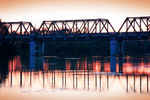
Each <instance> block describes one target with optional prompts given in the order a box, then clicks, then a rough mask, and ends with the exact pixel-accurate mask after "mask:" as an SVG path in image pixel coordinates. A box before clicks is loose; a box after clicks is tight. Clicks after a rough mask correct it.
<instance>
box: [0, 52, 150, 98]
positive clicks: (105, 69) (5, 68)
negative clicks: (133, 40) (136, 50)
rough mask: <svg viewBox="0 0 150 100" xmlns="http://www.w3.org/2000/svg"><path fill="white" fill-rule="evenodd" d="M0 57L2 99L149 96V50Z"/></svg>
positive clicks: (0, 93) (0, 91)
mask: <svg viewBox="0 0 150 100" xmlns="http://www.w3.org/2000/svg"><path fill="white" fill-rule="evenodd" d="M116 63H117V64H116V68H115V70H116V71H115V72H111V69H112V68H110V56H90V57H85V56H82V57H61V56H43V57H35V56H15V57H13V58H7V57H1V58H0V100H16V99H19V100H20V99H22V100H27V99H28V100H33V99H35V100H41V99H43V100H44V99H47V100H49V99H64V100H72V99H87V100H93V99H96V100H99V99H102V100H104V99H107V100H116V99H124V100H126V99H131V100H142V99H143V100H150V93H149V91H150V54H145V55H138V56H124V57H123V61H122V62H121V63H120V61H119V60H118V57H117V62H116Z"/></svg>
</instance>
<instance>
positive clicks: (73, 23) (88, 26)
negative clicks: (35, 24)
mask: <svg viewBox="0 0 150 100" xmlns="http://www.w3.org/2000/svg"><path fill="white" fill-rule="evenodd" d="M94 33H96V34H99V33H115V30H114V28H113V26H112V25H111V23H110V22H109V20H108V19H85V20H59V21H43V23H42V24H41V26H40V28H39V30H38V34H44V35H47V34H50V35H51V36H52V37H53V38H55V37H56V35H57V36H58V35H59V36H60V37H63V38H68V37H72V38H76V37H79V36H81V35H82V36H83V35H88V37H91V36H92V35H94ZM38 34H37V35H36V36H38ZM97 36H100V35H97Z"/></svg>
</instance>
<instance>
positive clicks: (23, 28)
mask: <svg viewBox="0 0 150 100" xmlns="http://www.w3.org/2000/svg"><path fill="white" fill-rule="evenodd" d="M35 33H36V30H35V28H34V27H33V25H32V23H31V22H22V21H21V22H3V23H1V25H0V36H1V38H0V39H1V40H3V41H7V40H15V41H16V40H29V39H30V36H31V34H35Z"/></svg>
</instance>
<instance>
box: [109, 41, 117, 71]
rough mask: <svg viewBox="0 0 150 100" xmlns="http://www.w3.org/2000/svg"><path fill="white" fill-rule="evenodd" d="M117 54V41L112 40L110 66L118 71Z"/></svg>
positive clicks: (112, 69)
mask: <svg viewBox="0 0 150 100" xmlns="http://www.w3.org/2000/svg"><path fill="white" fill-rule="evenodd" d="M116 55H117V41H116V40H111V41H110V68H111V72H116Z"/></svg>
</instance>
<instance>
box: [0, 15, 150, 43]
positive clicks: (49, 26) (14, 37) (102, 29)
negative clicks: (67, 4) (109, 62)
mask: <svg viewBox="0 0 150 100" xmlns="http://www.w3.org/2000/svg"><path fill="white" fill-rule="evenodd" d="M112 38H113V39H116V40H117V39H118V40H120V39H121V40H130V39H132V40H136V39H138V40H145V39H146V40H147V39H149V38H150V16H146V17H127V18H126V19H125V21H124V22H123V24H122V25H121V27H120V29H119V30H118V31H115V29H114V28H113V26H112V24H111V23H110V21H109V20H108V19H101V18H100V19H83V20H57V21H43V22H42V24H41V26H40V27H39V29H36V28H34V27H33V25H32V23H31V22H22V21H21V22H0V41H33V40H34V41H46V40H100V39H112Z"/></svg>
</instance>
